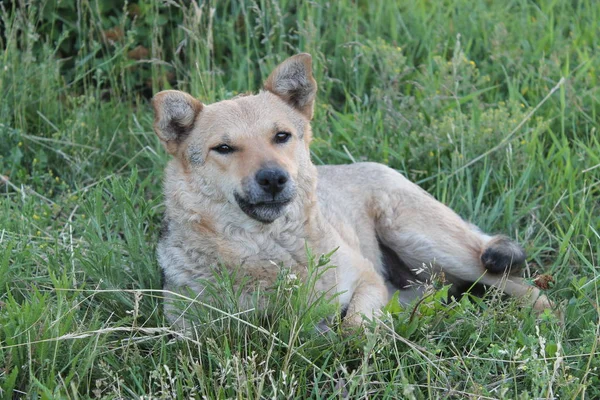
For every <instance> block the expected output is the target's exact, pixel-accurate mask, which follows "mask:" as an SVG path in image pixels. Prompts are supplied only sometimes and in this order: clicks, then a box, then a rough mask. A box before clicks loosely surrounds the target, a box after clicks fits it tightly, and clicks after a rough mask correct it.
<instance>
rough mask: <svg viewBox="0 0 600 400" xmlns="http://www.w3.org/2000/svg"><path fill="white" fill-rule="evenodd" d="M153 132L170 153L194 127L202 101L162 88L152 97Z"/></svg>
mask: <svg viewBox="0 0 600 400" xmlns="http://www.w3.org/2000/svg"><path fill="white" fill-rule="evenodd" d="M152 107H154V132H156V135H158V137H159V138H160V141H161V142H162V144H163V145H164V146H165V149H167V151H168V152H169V153H171V154H172V155H175V154H176V153H177V149H178V148H179V144H181V143H182V142H183V141H184V140H185V138H186V137H187V136H188V135H189V134H190V132H191V130H192V129H193V128H194V122H195V121H196V117H197V116H198V114H199V113H200V111H202V107H203V106H202V103H200V101H198V100H196V99H195V98H193V97H192V96H190V95H189V94H187V93H184V92H180V91H179V90H164V91H162V92H160V93H158V94H157V95H155V96H154V97H153V98H152Z"/></svg>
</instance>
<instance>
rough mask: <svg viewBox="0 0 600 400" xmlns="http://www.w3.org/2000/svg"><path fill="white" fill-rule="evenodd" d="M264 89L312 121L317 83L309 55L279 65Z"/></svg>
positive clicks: (295, 57)
mask: <svg viewBox="0 0 600 400" xmlns="http://www.w3.org/2000/svg"><path fill="white" fill-rule="evenodd" d="M264 87H265V90H268V91H269V92H271V93H273V94H276V95H277V96H279V97H280V98H281V99H282V100H283V101H285V102H286V103H288V104H289V105H291V106H292V107H294V108H296V109H297V110H298V111H300V112H301V113H302V114H304V115H305V116H306V117H307V118H308V119H312V116H313V107H314V101H315V96H316V94H317V82H316V81H315V79H314V78H313V75H312V57H311V55H310V54H308V53H301V54H297V55H295V56H293V57H290V58H288V59H287V60H285V61H284V62H282V63H281V64H279V65H278V66H277V68H275V70H274V71H273V72H272V73H271V75H269V77H268V78H267V80H266V81H265V85H264Z"/></svg>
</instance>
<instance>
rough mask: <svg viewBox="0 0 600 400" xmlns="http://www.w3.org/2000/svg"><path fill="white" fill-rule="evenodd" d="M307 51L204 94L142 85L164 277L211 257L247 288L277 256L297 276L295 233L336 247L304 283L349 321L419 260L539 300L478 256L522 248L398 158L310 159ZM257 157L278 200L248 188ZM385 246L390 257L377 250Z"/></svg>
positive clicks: (189, 279)
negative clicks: (155, 166)
mask: <svg viewBox="0 0 600 400" xmlns="http://www.w3.org/2000/svg"><path fill="white" fill-rule="evenodd" d="M311 63H312V60H311V57H310V55H308V54H299V55H296V56H294V57H291V58H289V59H287V60H286V61H284V62H283V63H282V64H281V65H279V66H278V67H277V68H276V69H275V71H273V73H272V74H271V75H270V76H269V78H268V79H267V80H266V82H265V85H264V89H265V90H263V91H261V92H260V93H258V94H256V95H249V96H243V97H237V98H234V99H231V100H223V101H220V102H218V103H214V104H210V105H203V104H202V103H201V102H200V101H198V100H196V99H195V98H193V97H192V96H190V95H189V94H186V93H183V92H179V91H163V92H160V93H158V94H157V95H156V96H155V97H154V99H153V105H154V109H155V115H156V120H155V131H156V133H157V135H158V136H159V138H160V139H161V141H162V143H163V144H164V146H165V148H166V149H167V151H168V152H169V153H170V154H172V155H173V156H174V157H173V159H172V160H171V161H170V162H169V164H168V166H167V168H166V170H165V180H164V194H165V204H166V213H165V224H166V226H165V230H164V233H163V235H162V237H161V239H160V241H159V245H158V261H159V264H160V266H161V268H162V269H163V272H164V275H165V286H164V287H165V289H166V290H168V291H173V292H182V293H186V290H188V289H189V290H191V292H192V293H196V294H198V295H199V296H202V294H203V291H204V284H205V282H206V281H207V280H208V281H210V280H211V279H213V276H214V275H213V268H215V267H219V266H223V267H225V268H228V269H231V270H232V271H233V270H238V269H239V271H241V272H242V275H243V276H244V277H245V278H247V279H248V278H249V279H250V281H246V284H247V285H248V291H249V290H253V289H254V288H255V287H256V284H259V285H262V286H265V287H268V286H270V285H272V284H273V283H274V282H275V280H276V279H277V276H278V274H279V272H280V271H279V266H281V265H283V266H285V267H288V268H290V270H291V273H294V274H296V275H297V276H299V277H305V276H306V268H307V259H306V250H305V245H307V246H308V247H309V248H310V249H312V251H313V253H316V254H324V253H329V252H331V251H332V250H334V249H337V251H336V252H335V253H334V254H333V256H332V264H333V265H335V266H336V268H334V269H329V270H327V271H326V272H325V273H324V274H323V275H322V276H321V278H320V279H319V280H318V282H317V285H316V286H317V287H316V290H318V291H321V292H326V293H328V294H329V295H330V296H333V295H335V294H339V295H338V296H337V297H336V299H337V301H339V302H340V303H341V304H342V306H343V307H344V308H345V309H347V316H346V318H345V321H346V323H348V324H351V325H355V324H358V323H360V322H361V320H362V316H363V315H364V316H366V317H369V318H371V317H373V315H374V314H376V313H377V312H379V310H380V309H381V307H382V306H383V305H384V304H386V303H387V302H388V301H389V299H390V298H391V296H392V294H393V293H394V292H395V291H396V290H400V292H401V296H400V298H401V299H402V300H403V301H410V300H412V299H414V298H416V297H418V296H420V295H421V292H420V290H419V288H418V287H414V286H409V285H408V284H407V283H408V281H409V280H421V281H423V280H425V279H428V277H429V276H428V272H425V273H422V274H419V275H417V274H416V271H417V270H422V269H423V270H425V271H431V270H432V269H430V268H425V269H424V268H422V267H423V265H431V266H433V270H434V271H435V270H441V271H444V274H445V276H446V277H447V279H448V280H449V281H451V282H453V283H456V284H461V283H472V282H480V283H482V284H485V285H490V286H494V287H498V288H500V289H501V290H503V291H504V292H505V293H507V294H510V295H515V296H520V297H524V298H526V300H527V301H528V302H530V303H531V304H532V305H533V306H534V307H535V308H536V309H540V310H541V309H544V308H547V307H549V306H550V302H549V301H548V299H547V298H546V297H545V296H543V295H541V294H540V292H539V290H538V289H537V288H535V287H531V286H529V285H527V284H526V283H525V282H524V281H523V279H522V278H519V277H515V276H512V275H510V274H503V273H498V271H497V270H496V271H494V272H490V271H489V270H486V265H484V260H487V261H485V262H492V263H493V262H496V261H498V260H500V261H502V260H506V259H507V258H506V257H507V255H508V259H509V262H508V264H510V263H511V258H512V257H513V255H515V256H516V257H524V254H523V253H522V250H521V249H520V247H519V246H518V245H516V244H514V243H512V242H510V241H508V240H507V239H506V238H504V237H501V236H497V237H491V236H488V235H486V234H484V233H482V232H481V231H480V230H479V229H477V228H476V227H475V226H473V225H471V224H469V223H467V222H465V221H464V220H463V219H461V218H460V217H459V216H458V215H457V214H455V213H454V212H453V211H452V210H450V209H449V208H448V207H446V206H445V205H443V204H441V203H440V202H438V201H437V200H435V199H434V198H433V197H432V196H430V195H429V194H428V193H427V192H425V191H424V190H422V189H421V188H419V187H418V186H417V185H415V184H413V183H411V182H410V181H408V180H407V179H406V178H404V177H403V176H402V175H401V174H399V173H398V172H396V171H394V170H392V169H390V168H388V167H386V166H384V165H381V164H376V163H356V164H351V165H340V166H323V167H319V168H317V167H315V166H314V165H313V164H312V162H311V160H310V152H309V144H310V141H311V138H312V132H311V127H310V120H311V119H312V115H313V105H314V99H315V95H316V88H317V86H316V83H315V81H314V78H313V76H312V66H311ZM282 132H283V133H286V134H291V136H290V137H289V139H287V141H285V143H279V142H277V140H279V139H281V138H280V136H281V135H280V136H276V135H278V133H282ZM283 136H285V135H283ZM278 138H279V139H278ZM222 145H226V146H229V147H230V149H234V150H232V152H230V153H226V154H225V153H220V152H219V151H222V152H225V151H228V150H227V149H225V150H223V148H221V147H219V146H222ZM265 166H268V168H270V169H271V170H273V171H279V172H281V171H284V172H281V173H285V174H287V175H286V176H287V177H288V181H287V182H286V183H285V189H284V190H283V192H282V193H284V195H285V196H284V195H283V194H282V195H281V196H284V197H285V199H288V198H289V199H291V200H290V201H289V203H286V204H285V205H283V206H281V207H279V205H276V206H273V207H272V208H269V209H268V210H264V209H261V208H260V207H261V206H260V203H259V202H257V201H254V203H253V202H252V201H253V200H252V198H253V196H254V197H257V196H258V197H260V198H263V197H264V193H262V192H260V190H259V189H257V187H258V188H264V187H267V186H264V185H265V183H264V182H263V183H262V184H261V183H260V182H259V183H258V184H257V181H258V179H259V178H258V174H259V173H260V171H261V170H264V169H265V168H267V167H265ZM279 172H277V173H279ZM282 176H283V175H282ZM273 182H274V181H271V180H267V183H273ZM273 184H274V183H273ZM257 185H258V186H257ZM260 185H263V186H260ZM264 190H267V189H264ZM259 192H260V193H259ZM257 193H258V194H257ZM236 196H238V197H239V196H241V197H244V196H246V197H247V199H250V200H249V201H250V203H252V204H251V207H258V208H259V210H258V211H256V210H255V211H256V212H257V214H256V215H258V218H263V219H269V221H267V222H265V221H261V220H257V219H256V218H253V217H252V216H251V215H250V214H247V213H246V212H244V211H243V210H242V208H241V207H242V206H241V205H240V204H241V203H240V200H239V198H236ZM261 196H262V197H261ZM269 196H271V194H269ZM272 196H273V200H274V201H275V199H276V195H275V194H273V195H272ZM277 196H279V194H277ZM258 197H257V198H258ZM257 204H258V206H257ZM270 219H273V220H272V221H271V220H270ZM385 249H387V253H386V254H392V255H395V256H397V258H396V259H395V260H396V261H393V259H388V261H387V262H386V254H384V251H386V250H385ZM499 254H500V256H499ZM389 260H392V261H389ZM490 260H491V261H490ZM500 261H498V262H500ZM520 262H522V259H521V260H520ZM515 264H516V263H515ZM510 267H511V266H510V265H506V272H509V268H510ZM502 268H503V267H502ZM502 272H505V271H504V270H503V271H502ZM244 293H245V294H246V296H247V295H249V293H248V292H244ZM186 294H187V293H186ZM241 301H245V298H244V299H241ZM166 308H167V310H166V312H167V315H168V316H169V318H170V319H171V321H176V320H178V318H179V315H178V312H177V310H175V309H174V308H173V306H172V304H171V303H170V301H168V302H167V304H166Z"/></svg>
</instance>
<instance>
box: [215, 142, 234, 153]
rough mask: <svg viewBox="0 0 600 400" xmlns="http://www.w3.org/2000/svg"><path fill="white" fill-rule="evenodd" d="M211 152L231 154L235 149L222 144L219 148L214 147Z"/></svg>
mask: <svg viewBox="0 0 600 400" xmlns="http://www.w3.org/2000/svg"><path fill="white" fill-rule="evenodd" d="M211 150H214V151H216V152H217V153H219V154H229V153H233V152H234V151H235V149H234V148H233V147H231V146H228V145H226V144H220V145H218V146H215V147H213V148H212V149H211Z"/></svg>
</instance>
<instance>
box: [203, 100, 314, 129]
mask: <svg viewBox="0 0 600 400" xmlns="http://www.w3.org/2000/svg"><path fill="white" fill-rule="evenodd" d="M199 128H200V129H201V130H202V131H205V132H206V133H208V134H227V135H230V136H231V135H233V136H238V135H241V136H246V135H256V134H261V133H271V132H272V131H273V130H274V129H280V130H289V129H296V130H298V131H303V130H304V128H305V127H304V122H303V119H302V117H301V116H300V115H299V113H298V112H296V111H295V110H294V109H292V108H291V107H289V106H288V105H287V104H285V103H284V102H283V101H281V100H280V99H279V98H278V97H277V96H275V95H273V94H271V93H269V92H260V93H259V94H256V95H249V96H243V97H236V98H233V99H230V100H223V101H219V102H217V103H213V104H210V105H207V106H205V108H204V110H203V111H202V115H201V117H200V121H199Z"/></svg>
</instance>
